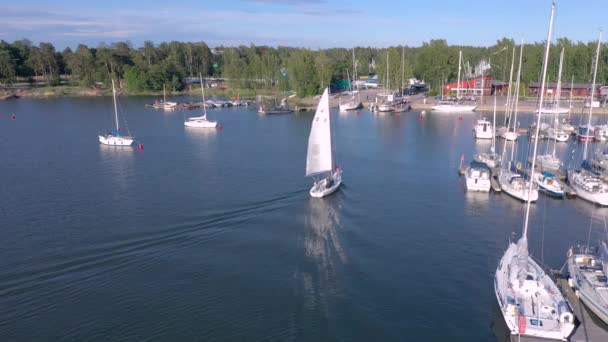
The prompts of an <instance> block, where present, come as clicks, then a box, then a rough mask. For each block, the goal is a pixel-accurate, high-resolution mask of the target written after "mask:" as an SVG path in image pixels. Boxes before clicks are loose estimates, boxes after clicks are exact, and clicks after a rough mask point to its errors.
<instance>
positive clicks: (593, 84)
mask: <svg viewBox="0 0 608 342" xmlns="http://www.w3.org/2000/svg"><path fill="white" fill-rule="evenodd" d="M600 45H602V31H601V30H600V35H599V37H598V38H597V50H596V51H595V65H594V66H593V81H592V82H591V95H590V96H589V98H590V101H589V120H588V121H587V133H586V134H587V136H589V126H591V116H593V95H595V94H594V93H595V77H596V76H597V64H598V60H599V58H600ZM588 144H589V139H585V148H584V149H583V160H587V145H588Z"/></svg>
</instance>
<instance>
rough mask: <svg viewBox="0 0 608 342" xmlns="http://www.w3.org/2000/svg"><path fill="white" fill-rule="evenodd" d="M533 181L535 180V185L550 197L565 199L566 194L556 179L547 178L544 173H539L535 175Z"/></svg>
mask: <svg viewBox="0 0 608 342" xmlns="http://www.w3.org/2000/svg"><path fill="white" fill-rule="evenodd" d="M532 179H533V180H534V184H536V185H537V186H538V187H539V189H540V190H541V191H544V192H545V193H546V194H548V195H551V196H556V197H563V196H564V194H565V192H564V189H563V188H562V185H561V184H560V183H559V182H558V181H557V180H556V179H553V178H546V177H545V176H544V175H543V174H542V173H538V172H535V173H534V176H533V177H532Z"/></svg>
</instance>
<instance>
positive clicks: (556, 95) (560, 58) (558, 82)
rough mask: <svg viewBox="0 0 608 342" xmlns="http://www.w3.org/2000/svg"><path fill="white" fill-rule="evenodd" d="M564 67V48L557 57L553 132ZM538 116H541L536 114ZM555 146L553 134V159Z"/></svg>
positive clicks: (555, 140) (555, 141)
mask: <svg viewBox="0 0 608 342" xmlns="http://www.w3.org/2000/svg"><path fill="white" fill-rule="evenodd" d="M563 65H564V48H562V52H561V53H560V55H559V69H558V71H557V75H558V76H557V93H556V94H555V105H554V110H553V125H554V126H555V130H557V112H558V110H559V99H560V97H561V94H562V66H563ZM538 115H541V114H540V113H538ZM555 145H557V134H555V132H554V133H553V153H552V155H553V157H554V158H555Z"/></svg>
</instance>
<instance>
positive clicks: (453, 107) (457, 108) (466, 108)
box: [431, 50, 477, 112]
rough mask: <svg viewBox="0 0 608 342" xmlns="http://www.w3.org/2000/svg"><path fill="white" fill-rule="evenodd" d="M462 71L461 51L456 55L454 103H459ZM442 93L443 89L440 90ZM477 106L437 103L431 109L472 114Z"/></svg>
mask: <svg viewBox="0 0 608 342" xmlns="http://www.w3.org/2000/svg"><path fill="white" fill-rule="evenodd" d="M461 69H462V50H461V51H460V52H459V53H458V79H457V81H456V82H457V83H456V84H457V85H456V101H460V70H461ZM441 91H442V92H443V89H441ZM476 108H477V106H471V105H463V104H460V103H439V104H437V105H435V106H432V107H431V109H432V110H434V111H438V112H472V111H474V110H475V109H476Z"/></svg>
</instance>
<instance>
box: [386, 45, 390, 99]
mask: <svg viewBox="0 0 608 342" xmlns="http://www.w3.org/2000/svg"><path fill="white" fill-rule="evenodd" d="M388 54H389V50H388V49H387V50H386V91H387V92H388V91H389V90H390V86H389V84H390V83H389V80H388Z"/></svg>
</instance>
